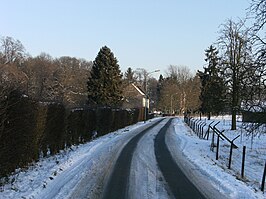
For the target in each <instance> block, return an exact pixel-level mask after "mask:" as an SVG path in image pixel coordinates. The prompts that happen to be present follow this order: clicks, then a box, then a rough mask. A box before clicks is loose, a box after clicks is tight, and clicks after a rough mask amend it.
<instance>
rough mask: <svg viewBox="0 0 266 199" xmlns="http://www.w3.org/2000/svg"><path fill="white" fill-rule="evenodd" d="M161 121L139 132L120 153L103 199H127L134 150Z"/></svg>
mask: <svg viewBox="0 0 266 199" xmlns="http://www.w3.org/2000/svg"><path fill="white" fill-rule="evenodd" d="M162 120H163V119H161V120H158V121H156V122H155V123H154V124H152V125H151V126H149V127H148V128H146V129H145V130H143V131H141V132H140V133H139V134H137V135H136V136H135V137H133V138H132V139H131V140H130V141H129V142H128V143H127V144H126V146H125V147H124V148H123V150H122V151H121V153H120V155H119V157H118V159H117V161H116V164H115V166H114V169H113V172H112V174H111V176H110V179H109V181H108V183H107V186H106V188H105V191H104V196H103V198H106V199H120V198H121V199H125V198H128V195H127V194H128V186H129V174H130V167H131V161H132V156H133V153H134V151H135V148H136V146H137V144H138V142H139V140H140V139H141V138H142V136H143V135H144V134H145V133H146V132H148V131H149V130H150V129H151V128H153V127H154V126H156V125H157V124H158V123H160V122H161V121H162Z"/></svg>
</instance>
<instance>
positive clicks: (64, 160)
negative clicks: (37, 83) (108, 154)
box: [0, 122, 146, 199]
mask: <svg viewBox="0 0 266 199" xmlns="http://www.w3.org/2000/svg"><path fill="white" fill-rule="evenodd" d="M144 125H146V124H144V123H143V122H140V123H138V124H135V125H132V126H129V127H126V128H124V129H120V130H118V131H116V132H113V133H110V134H107V135H105V136H102V137H100V138H98V139H96V140H93V141H92V142H88V143H86V144H80V145H78V146H72V147H71V148H69V149H67V150H66V151H61V152H60V153H59V154H57V155H55V156H51V157H47V158H42V159H41V160H40V161H39V162H37V163H36V164H35V165H33V166H31V167H29V168H28V169H27V170H22V169H20V170H17V171H16V172H15V173H14V174H13V175H12V176H10V178H9V179H10V181H12V183H9V184H6V185H4V186H3V187H1V189H0V199H7V198H24V199H33V198H43V197H42V196H44V197H45V198H52V196H53V194H56V193H55V191H58V192H61V193H60V194H59V197H58V198H65V197H66V196H67V195H70V194H71V193H70V190H69V187H71V186H74V185H75V184H76V183H78V182H79V181H80V180H81V178H82V175H83V174H84V172H85V171H84V167H88V166H89V165H88V164H91V165H92V164H94V163H95V161H96V160H95V161H94V158H95V155H94V152H96V151H97V150H99V149H100V148H101V147H103V146H105V147H106V150H111V149H112V148H114V147H116V145H117V141H118V140H120V139H122V138H123V137H128V136H133V135H134V134H136V133H137V130H138V129H141V128H144ZM117 147H119V146H117ZM85 165H86V166H85ZM12 179H13V180H12ZM55 182H56V183H55ZM90 183H92V185H95V184H94V182H93V181H91V182H90ZM66 184H68V185H66ZM63 186H65V188H64V189H63ZM67 187H68V188H67ZM66 192H67V193H66Z"/></svg>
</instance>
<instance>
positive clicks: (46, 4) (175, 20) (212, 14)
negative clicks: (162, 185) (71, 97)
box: [0, 0, 250, 74]
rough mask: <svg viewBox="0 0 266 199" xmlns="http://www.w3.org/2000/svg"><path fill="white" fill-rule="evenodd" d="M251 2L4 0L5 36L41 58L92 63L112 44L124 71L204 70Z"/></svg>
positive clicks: (0, 26)
mask: <svg viewBox="0 0 266 199" xmlns="http://www.w3.org/2000/svg"><path fill="white" fill-rule="evenodd" d="M249 2H250V0H94V1H92V0H0V5H1V11H0V36H11V37H13V38H14V39H18V40H20V41H21V42H22V44H23V45H24V46H25V48H26V50H27V52H28V53H29V54H31V55H32V56H37V55H39V54H40V53H41V52H45V53H48V54H50V55H51V56H52V57H60V56H73V57H77V58H85V59H86V60H89V61H93V60H94V59H95V57H96V55H97V53H98V51H99V49H100V48H101V47H102V46H104V45H107V46H108V47H109V48H110V49H111V50H112V51H113V53H114V54H115V56H116V57H117V59H118V61H119V65H120V67H121V70H122V71H123V72H124V71H125V70H126V69H127V68H128V67H132V68H133V69H136V68H145V69H146V70H147V71H148V72H149V71H153V70H155V69H160V70H161V72H160V73H162V74H164V71H165V70H166V69H167V67H168V66H169V65H185V66H188V67H190V68H191V71H196V70H198V69H202V67H203V65H204V50H205V49H206V48H208V47H209V46H210V45H211V44H212V43H213V42H215V41H216V39H217V37H218V33H217V32H218V31H219V25H220V24H222V23H224V22H225V20H226V19H233V20H237V19H238V17H244V16H245V14H246V9H247V8H248V7H249Z"/></svg>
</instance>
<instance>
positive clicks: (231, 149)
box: [228, 142, 233, 169]
mask: <svg viewBox="0 0 266 199" xmlns="http://www.w3.org/2000/svg"><path fill="white" fill-rule="evenodd" d="M232 154H233V142H232V143H231V146H230V155H229V164H228V169H231V162H232Z"/></svg>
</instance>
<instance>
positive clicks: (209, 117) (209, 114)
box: [208, 112, 211, 120]
mask: <svg viewBox="0 0 266 199" xmlns="http://www.w3.org/2000/svg"><path fill="white" fill-rule="evenodd" d="M210 119H211V112H208V120H210Z"/></svg>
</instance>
